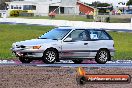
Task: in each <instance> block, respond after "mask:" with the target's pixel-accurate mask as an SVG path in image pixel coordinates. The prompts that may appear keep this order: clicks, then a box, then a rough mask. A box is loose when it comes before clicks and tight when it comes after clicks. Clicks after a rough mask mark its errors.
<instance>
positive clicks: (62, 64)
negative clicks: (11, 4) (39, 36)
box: [0, 60, 132, 68]
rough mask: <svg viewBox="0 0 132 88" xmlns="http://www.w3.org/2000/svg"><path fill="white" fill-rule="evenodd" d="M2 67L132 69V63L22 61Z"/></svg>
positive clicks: (1, 63)
mask: <svg viewBox="0 0 132 88" xmlns="http://www.w3.org/2000/svg"><path fill="white" fill-rule="evenodd" d="M0 66H38V67H80V66H81V67H100V68H102V67H105V68H112V67H119V68H132V61H130V60H128V61H127V60H120V61H109V62H107V63H106V64H97V63H96V62H95V61H91V62H90V61H88V62H86V63H82V64H74V63H73V62H72V61H61V62H59V63H54V64H45V63H43V62H42V61H33V62H32V63H29V64H22V63H21V62H20V61H18V60H17V61H6V60H5V61H0Z"/></svg>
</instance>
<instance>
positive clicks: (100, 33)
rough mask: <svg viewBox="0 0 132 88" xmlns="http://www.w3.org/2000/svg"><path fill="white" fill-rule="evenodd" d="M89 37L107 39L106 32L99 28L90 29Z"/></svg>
mask: <svg viewBox="0 0 132 88" xmlns="http://www.w3.org/2000/svg"><path fill="white" fill-rule="evenodd" d="M90 38H91V39H92V40H108V39H109V37H108V36H107V34H106V33H105V32H104V31H101V30H90Z"/></svg>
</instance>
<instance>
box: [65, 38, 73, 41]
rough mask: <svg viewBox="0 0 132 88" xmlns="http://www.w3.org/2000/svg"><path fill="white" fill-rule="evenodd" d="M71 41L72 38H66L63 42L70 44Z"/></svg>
mask: <svg viewBox="0 0 132 88" xmlns="http://www.w3.org/2000/svg"><path fill="white" fill-rule="evenodd" d="M71 41H72V38H66V39H65V40H64V42H71Z"/></svg>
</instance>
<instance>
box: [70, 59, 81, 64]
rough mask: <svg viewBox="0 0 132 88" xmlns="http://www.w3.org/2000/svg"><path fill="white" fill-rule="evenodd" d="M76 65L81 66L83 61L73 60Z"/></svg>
mask: <svg viewBox="0 0 132 88" xmlns="http://www.w3.org/2000/svg"><path fill="white" fill-rule="evenodd" d="M72 61H73V62H74V63H75V64H81V63H82V61H83V60H72Z"/></svg>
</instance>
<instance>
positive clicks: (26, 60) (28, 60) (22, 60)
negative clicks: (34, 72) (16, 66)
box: [19, 57, 32, 63]
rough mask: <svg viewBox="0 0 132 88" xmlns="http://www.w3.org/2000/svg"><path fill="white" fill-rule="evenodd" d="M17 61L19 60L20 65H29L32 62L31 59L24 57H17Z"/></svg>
mask: <svg viewBox="0 0 132 88" xmlns="http://www.w3.org/2000/svg"><path fill="white" fill-rule="evenodd" d="M19 60H20V61H21V62H22V63H30V62H32V59H30V58H26V57H19Z"/></svg>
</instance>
